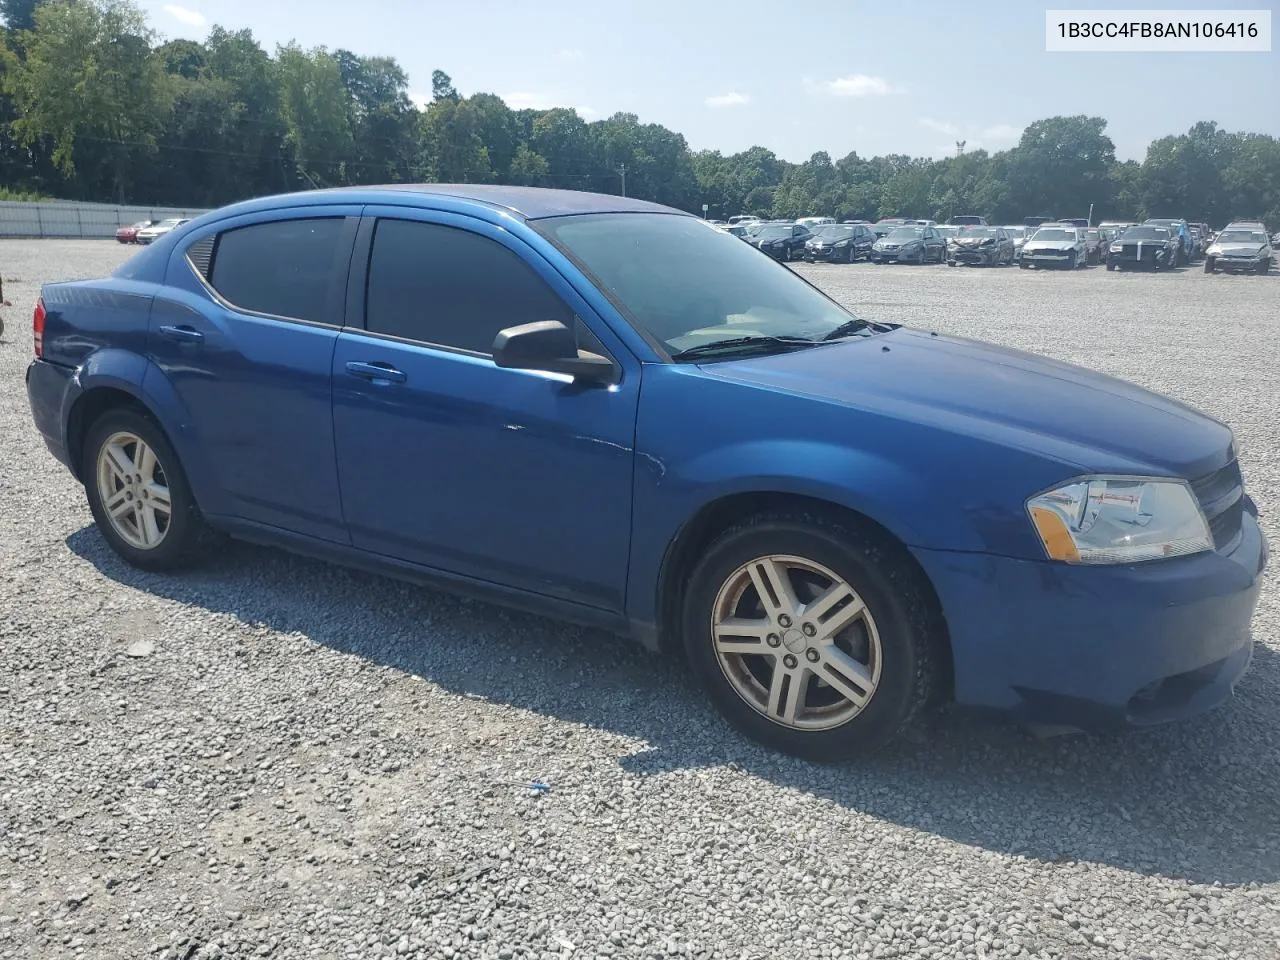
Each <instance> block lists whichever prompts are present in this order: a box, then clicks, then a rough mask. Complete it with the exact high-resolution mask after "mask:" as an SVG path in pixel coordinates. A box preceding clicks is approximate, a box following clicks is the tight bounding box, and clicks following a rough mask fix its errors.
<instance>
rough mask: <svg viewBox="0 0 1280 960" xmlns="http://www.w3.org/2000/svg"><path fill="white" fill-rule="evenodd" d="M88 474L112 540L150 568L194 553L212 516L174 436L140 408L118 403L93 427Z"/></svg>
mask: <svg viewBox="0 0 1280 960" xmlns="http://www.w3.org/2000/svg"><path fill="white" fill-rule="evenodd" d="M81 463H82V467H81V470H80V475H81V477H82V479H83V480H84V486H85V493H86V495H87V497H88V500H89V509H90V511H92V513H93V518H94V520H95V521H96V522H97V525H98V530H99V531H100V532H101V533H102V536H103V538H104V539H105V540H106V541H107V544H108V545H109V546H110V547H111V549H113V550H114V551H115V552H116V553H118V554H119V555H120V556H121V557H123V558H124V560H126V561H127V562H128V563H130V564H132V565H133V566H135V567H141V568H142V569H144V570H172V569H175V568H177V567H181V566H183V565H184V564H186V563H187V562H188V561H189V560H191V559H192V558H193V557H194V555H195V553H196V550H197V547H198V545H199V543H200V542H201V540H202V539H203V535H204V523H203V520H202V518H201V516H200V512H199V510H198V509H197V508H196V503H195V498H194V497H193V496H192V495H191V487H190V486H189V485H188V483H187V478H186V474H185V473H183V470H182V465H181V464H180V463H179V462H178V456H177V454H176V453H174V450H173V447H172V446H170V444H169V441H168V438H166V437H165V435H164V432H163V431H162V430H161V429H160V428H159V427H158V426H156V424H155V423H154V422H153V421H152V420H151V419H150V418H148V417H146V416H144V415H143V414H142V413H140V412H138V411H135V410H112V411H109V412H108V413H106V414H104V415H103V416H101V417H100V418H99V419H98V420H97V421H95V422H94V424H93V425H92V426H91V427H90V428H89V434H88V436H87V437H86V439H85V447H84V453H83V459H82V461H81Z"/></svg>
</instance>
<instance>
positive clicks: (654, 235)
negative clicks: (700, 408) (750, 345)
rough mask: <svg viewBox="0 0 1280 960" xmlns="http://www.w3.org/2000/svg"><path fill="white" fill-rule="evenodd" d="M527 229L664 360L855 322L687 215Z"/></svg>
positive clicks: (564, 220) (816, 333) (571, 220)
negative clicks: (572, 264) (728, 343)
mask: <svg viewBox="0 0 1280 960" xmlns="http://www.w3.org/2000/svg"><path fill="white" fill-rule="evenodd" d="M533 226H534V227H535V228H536V229H537V230H538V231H539V232H540V233H542V234H543V235H544V236H545V237H546V238H547V239H548V240H550V241H551V242H552V243H554V244H556V245H557V246H558V247H560V248H561V249H562V250H564V251H565V252H566V253H567V254H568V255H569V256H570V257H572V258H574V259H575V260H576V261H577V262H578V263H579V264H580V265H581V266H582V267H584V268H585V269H586V271H587V272H588V273H589V274H591V275H593V279H594V281H595V283H596V285H597V286H598V287H599V288H600V289H601V290H602V291H604V292H605V293H607V294H609V295H610V297H611V298H612V299H613V300H614V302H615V303H616V304H617V305H618V307H619V308H620V309H621V310H622V311H623V312H624V313H625V314H627V315H628V317H629V318H630V319H631V321H632V322H633V323H634V324H635V325H636V326H637V327H638V328H640V329H641V330H645V331H648V332H649V333H650V334H651V335H652V336H653V337H655V338H657V339H658V340H661V341H662V342H663V343H664V344H665V345H666V346H667V348H668V349H669V350H670V351H672V352H677V351H680V350H686V349H688V348H689V347H692V346H696V345H698V344H703V343H711V342H714V341H717V340H726V339H729V338H731V337H745V336H767V337H803V338H806V339H810V340H819V339H821V338H822V337H824V336H826V335H827V334H829V333H831V331H833V330H835V329H836V327H839V326H840V325H841V324H845V323H848V322H849V321H850V320H853V319H855V318H854V316H853V315H852V314H850V313H849V312H847V311H846V310H845V309H844V308H842V307H841V306H840V305H839V304H837V303H835V302H834V301H833V300H830V299H828V298H827V297H826V295H824V294H822V293H820V292H819V291H818V290H817V289H816V288H815V287H812V286H810V285H809V284H808V283H806V282H805V281H804V280H801V279H800V277H799V276H797V275H796V274H795V273H793V272H792V271H791V270H790V269H788V268H787V267H784V266H782V265H781V264H778V263H774V262H773V261H772V260H770V259H769V258H768V257H765V256H762V255H761V254H760V252H759V251H757V250H754V249H753V248H751V247H750V246H748V245H747V244H745V243H743V242H742V241H740V240H735V239H734V238H733V237H730V236H726V235H725V234H723V233H721V232H720V231H718V230H709V229H707V228H706V227H705V226H704V225H703V224H701V223H699V222H698V220H696V219H695V218H693V217H683V216H675V215H672V214H662V213H596V214H583V215H579V216H568V217H551V218H548V219H546V220H542V221H535V222H534V224H533Z"/></svg>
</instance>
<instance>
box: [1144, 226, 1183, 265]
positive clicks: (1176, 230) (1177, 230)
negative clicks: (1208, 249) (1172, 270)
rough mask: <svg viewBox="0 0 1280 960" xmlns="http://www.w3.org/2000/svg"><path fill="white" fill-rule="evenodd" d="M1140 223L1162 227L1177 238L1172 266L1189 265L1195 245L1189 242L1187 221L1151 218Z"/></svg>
mask: <svg viewBox="0 0 1280 960" xmlns="http://www.w3.org/2000/svg"><path fill="white" fill-rule="evenodd" d="M1142 222H1143V223H1144V224H1146V225H1147V226H1152V227H1164V228H1165V229H1166V230H1169V231H1171V232H1172V233H1173V234H1174V236H1176V237H1177V238H1178V257H1177V260H1176V262H1175V263H1174V264H1173V265H1174V266H1175V267H1180V266H1182V265H1183V264H1185V263H1190V262H1191V260H1192V258H1194V257H1195V244H1194V243H1193V242H1192V240H1191V228H1190V227H1188V226H1187V221H1185V220H1175V219H1170V218H1167V217H1152V218H1149V219H1147V220H1143V221H1142Z"/></svg>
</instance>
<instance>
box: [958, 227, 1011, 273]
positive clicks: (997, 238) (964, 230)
mask: <svg viewBox="0 0 1280 960" xmlns="http://www.w3.org/2000/svg"><path fill="white" fill-rule="evenodd" d="M1007 263H1013V240H1012V239H1010V237H1009V234H1007V233H1005V231H1004V228H1003V227H989V226H965V227H961V228H960V233H959V234H958V235H956V236H954V237H952V238H951V239H950V240H948V241H947V265H948V266H952V267H954V266H957V265H959V264H967V265H969V266H987V267H999V266H1003V265H1004V264H1007Z"/></svg>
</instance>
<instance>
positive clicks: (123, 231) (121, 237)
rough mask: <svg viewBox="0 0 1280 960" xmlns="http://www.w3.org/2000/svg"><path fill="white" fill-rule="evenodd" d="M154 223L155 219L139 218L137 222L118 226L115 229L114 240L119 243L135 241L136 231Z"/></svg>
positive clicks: (136, 239) (136, 237)
mask: <svg viewBox="0 0 1280 960" xmlns="http://www.w3.org/2000/svg"><path fill="white" fill-rule="evenodd" d="M155 223H156V221H155V220H139V221H138V222H137V223H131V224H129V225H128V226H127V227H120V228H119V229H118V230H116V240H117V241H119V242H120V243H137V242H138V231H139V230H143V229H145V228H146V227H151V226H154V225H155Z"/></svg>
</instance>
